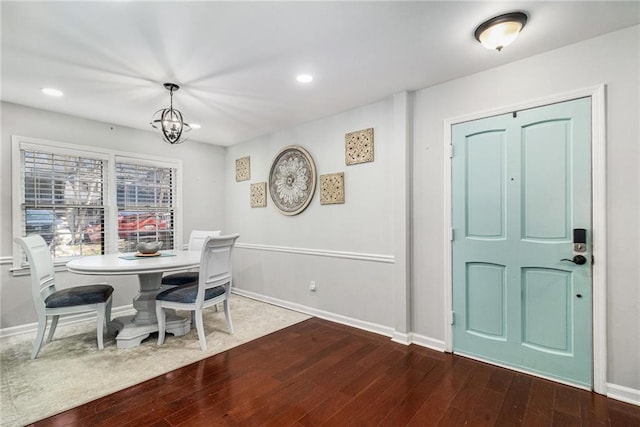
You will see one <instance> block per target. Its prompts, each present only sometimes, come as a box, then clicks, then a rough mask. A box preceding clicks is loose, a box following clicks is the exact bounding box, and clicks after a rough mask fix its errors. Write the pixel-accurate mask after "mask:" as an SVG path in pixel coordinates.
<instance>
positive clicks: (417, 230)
mask: <svg viewBox="0 0 640 427" xmlns="http://www.w3.org/2000/svg"><path fill="white" fill-rule="evenodd" d="M639 28H640V27H637V26H636V27H633V28H629V29H626V30H622V31H618V32H615V33H611V34H609V35H605V36H602V37H598V38H595V39H591V40H587V41H584V42H582V43H578V44H575V45H572V46H568V47H566V48H563V49H558V50H555V51H552V52H548V53H545V54H541V55H538V56H534V57H531V58H528V59H525V60H522V61H518V62H515V63H512V64H509V65H506V66H502V67H499V68H495V69H492V70H489V71H486V72H483V73H478V74H475V75H472V76H469V77H466V78H462V79H458V80H454V81H451V82H448V83H445V84H442V85H438V86H435V87H430V88H427V89H423V90H420V91H418V92H417V93H416V94H415V98H414V99H415V111H414V114H415V117H416V120H415V122H414V137H415V139H414V148H415V149H414V159H413V161H414V175H413V176H414V179H413V182H414V192H413V203H414V215H413V218H414V229H413V233H414V236H415V239H414V246H413V248H414V254H413V256H414V261H415V262H414V264H413V279H414V283H413V310H412V315H413V325H414V331H415V332H417V333H419V334H423V335H426V336H430V337H434V338H437V339H443V338H444V337H443V330H444V311H443V310H444V307H443V304H442V301H443V298H444V296H443V289H444V288H443V285H442V281H443V269H442V266H443V262H444V260H443V256H442V248H443V245H444V241H443V233H442V229H443V226H444V218H443V212H444V204H443V203H444V202H443V185H444V182H443V167H444V165H443V148H444V143H443V120H445V119H450V118H454V117H457V116H461V115H465V114H470V113H476V112H480V111H486V110H491V109H495V108H498V107H501V106H506V105H510V104H515V103H518V102H520V101H525V100H534V99H536V98H541V97H545V96H551V95H554V94H559V93H563V92H569V91H572V90H575V89H581V88H586V87H589V86H594V85H598V84H602V83H604V84H606V85H607V103H606V110H607V124H606V126H607V189H606V191H607V196H608V200H607V220H608V224H607V233H608V242H607V252H608V259H607V262H608V277H607V298H608V302H607V322H608V324H607V333H608V343H607V344H608V350H609V354H608V359H609V363H608V381H609V382H612V383H615V384H619V385H623V386H626V387H631V388H634V389H636V390H638V389H640V309H639V307H640V291H639V288H640V287H639V283H640V275H639V273H640V267H639V265H640V262H639V260H640V246H639V245H640V238H639V237H640V235H639V234H638V233H639V230H640V224H639V222H638V217H639V216H640V209H639V208H640V197H639V183H640V175H639V173H638V171H639V169H640V164H639V160H640V150H639V143H640V141H639V133H640V131H639V128H638V119H639V114H640V110H639V104H638V99H639V94H640V87H639V76H640V68H639V66H638V62H639V52H640V46H639V39H640V37H639V36H640V35H639ZM597 261H598V260H597Z"/></svg>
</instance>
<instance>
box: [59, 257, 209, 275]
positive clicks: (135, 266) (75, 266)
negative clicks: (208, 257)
mask: <svg viewBox="0 0 640 427" xmlns="http://www.w3.org/2000/svg"><path fill="white" fill-rule="evenodd" d="M162 252H163V253H167V254H172V255H175V256H156V257H140V258H136V259H122V258H120V257H121V256H126V255H133V254H134V253H126V254H109V255H88V256H84V257H81V258H77V259H74V260H72V261H69V262H68V263H67V269H68V270H69V271H70V272H72V273H77V274H90V275H105V276H106V275H117V274H119V275H124V274H144V273H164V272H167V271H176V270H186V269H190V268H195V267H198V266H200V251H162Z"/></svg>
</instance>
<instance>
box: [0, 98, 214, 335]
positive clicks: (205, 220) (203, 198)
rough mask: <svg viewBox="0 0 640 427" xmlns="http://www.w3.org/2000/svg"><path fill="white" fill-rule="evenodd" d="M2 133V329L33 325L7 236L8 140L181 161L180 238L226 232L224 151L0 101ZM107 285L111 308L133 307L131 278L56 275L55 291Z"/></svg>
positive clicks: (26, 287)
mask: <svg viewBox="0 0 640 427" xmlns="http://www.w3.org/2000/svg"><path fill="white" fill-rule="evenodd" d="M1 107H2V110H1V113H2V130H1V133H0V141H1V143H0V177H1V178H2V182H1V183H0V280H1V282H0V329H4V328H10V327H13V326H18V325H23V324H28V323H32V322H35V321H36V320H37V319H36V316H35V311H34V309H33V303H32V300H31V287H30V281H29V276H21V277H13V275H12V273H11V272H10V271H9V269H10V267H11V257H12V250H13V245H12V235H11V227H12V222H11V135H21V136H27V137H32V138H41V139H48V140H53V141H58V142H66V143H71V144H79V145H88V146H94V147H105V148H109V149H113V150H120V151H126V152H131V153H152V154H153V155H154V156H161V157H167V158H172V159H180V160H182V165H183V181H184V182H183V186H182V189H183V205H184V206H183V211H182V212H183V215H184V217H183V218H184V220H183V228H184V229H183V235H184V239H185V240H186V239H187V238H188V235H189V232H190V231H191V230H192V229H194V228H195V229H205V230H206V229H210V230H214V229H220V228H222V229H224V208H223V203H222V202H221V201H222V199H223V197H224V167H225V164H224V156H225V150H224V149H223V148H222V147H218V146H213V145H210V144H204V143H200V142H197V141H194V140H189V141H187V142H185V143H184V144H179V145H175V146H172V145H170V144H166V143H164V142H162V140H161V138H160V136H159V135H156V134H154V133H152V132H145V131H141V130H137V129H132V128H127V127H121V126H114V125H110V124H108V123H101V122H96V121H92V120H86V119H81V118H78V117H72V116H68V115H64V114H57V113H52V112H48V111H44V110H38V109H34V108H29V107H25V106H21V105H16V104H12V103H6V102H3V103H2V104H1ZM101 280H108V282H109V283H110V284H112V285H113V286H114V287H115V288H116V292H115V293H114V302H113V306H114V309H117V308H118V307H121V306H127V305H131V302H132V298H133V297H134V296H135V295H136V293H137V292H136V291H137V288H138V282H137V278H136V277H135V276H121V277H109V278H107V279H105V278H94V277H88V276H77V275H73V274H69V273H66V272H60V273H59V274H58V275H57V276H56V281H57V282H58V283H59V287H61V288H64V287H67V286H69V285H71V284H81V283H95V282H99V281H101Z"/></svg>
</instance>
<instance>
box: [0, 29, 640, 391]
mask: <svg viewBox="0 0 640 427" xmlns="http://www.w3.org/2000/svg"><path fill="white" fill-rule="evenodd" d="M639 40H640V27H638V26H636V27H633V28H629V29H626V30H622V31H618V32H615V33H611V34H608V35H605V36H602V37H598V38H595V39H592V40H587V41H584V42H581V43H578V44H575V45H572V46H568V47H565V48H562V49H558V50H555V51H551V52H548V53H545V54H541V55H538V56H535V57H531V58H528V59H525V60H522V61H518V62H515V63H512V64H509V65H506V66H502V67H498V68H495V69H492V70H488V71H485V72H482V73H478V74H475V75H471V76H468V77H465V78H461V79H457V80H453V81H450V82H447V83H444V84H441V85H438V86H434V87H430V88H426V89H422V90H419V91H417V92H415V93H412V94H411V96H410V97H409V98H410V100H412V102H411V106H412V109H413V111H409V112H408V114H406V115H405V116H404V117H403V116H402V113H401V112H400V111H399V108H398V105H397V103H395V102H394V99H393V98H388V99H385V100H382V101H380V102H378V103H374V104H371V105H367V106H364V107H361V108H357V109H354V110H351V111H347V112H343V113H340V114H336V115H334V116H331V117H327V118H324V119H321V120H317V121H314V122H310V123H306V124H303V125H300V126H297V127H294V128H291V129H288V130H283V131H281V132H278V133H275V134H273V135H269V136H264V137H261V138H257V139H255V140H252V141H248V142H246V143H243V144H240V145H236V146H233V147H230V148H228V149H227V150H226V155H225V154H224V153H223V152H222V150H220V149H218V148H215V147H211V146H207V145H205V144H196V143H188V144H185V145H183V146H180V147H178V149H174V148H172V147H169V146H167V145H163V144H161V143H160V142H159V141H158V140H157V137H155V136H152V135H150V134H147V133H146V132H140V131H134V130H131V129H122V128H116V132H115V134H116V135H117V137H114V136H113V134H114V133H113V132H112V131H110V130H109V127H108V125H106V124H102V123H96V122H89V121H86V120H82V119H76V118H71V117H67V116H61V115H57V114H51V113H45V112H42V111H37V110H32V109H28V108H24V107H18V106H14V105H10V104H3V112H2V113H3V117H2V125H3V129H2V146H1V148H0V154H2V160H1V165H2V171H1V173H0V176H2V184H1V187H0V190H1V195H0V201H2V206H1V207H0V227H1V231H2V242H1V246H0V253H1V254H2V256H3V257H8V256H10V255H11V245H10V238H8V237H7V236H10V231H11V223H10V206H9V203H10V179H9V177H10V162H9V151H10V148H9V144H8V141H9V135H10V134H12V133H17V134H22V135H25V136H31V137H41V138H47V139H54V140H60V141H64V142H71V143H81V142H82V143H89V144H104V145H105V146H109V147H111V148H114V145H115V146H116V148H118V149H122V150H128V151H138V152H153V153H158V147H161V150H162V152H163V153H166V155H175V156H176V157H179V158H182V159H183V161H184V169H185V196H184V204H185V215H186V216H185V224H184V226H185V233H188V230H190V229H191V228H195V227H203V228H208V227H215V228H218V224H220V223H221V222H222V221H221V220H222V219H223V218H224V219H225V220H226V222H222V223H223V224H224V226H223V227H221V228H222V229H223V230H225V231H229V232H239V233H240V235H241V237H240V240H239V243H238V247H237V249H236V252H235V257H234V268H235V285H236V286H237V288H238V289H239V290H240V291H245V292H248V293H251V294H255V295H260V296H263V297H264V298H266V299H270V300H273V301H275V302H282V303H285V304H288V305H290V306H294V307H300V308H303V309H305V310H307V311H310V312H313V313H317V314H320V315H324V316H326V317H328V318H332V319H334V320H338V321H344V322H346V323H352V324H355V325H357V326H361V327H366V328H368V329H371V330H375V331H377V332H380V333H385V334H388V335H392V334H393V332H394V330H395V328H396V327H397V322H396V320H397V319H401V318H403V316H405V315H408V317H409V318H410V320H411V329H410V331H411V332H412V333H413V336H414V339H416V341H420V340H421V341H422V342H423V343H427V344H429V343H430V344H432V345H434V346H437V345H438V343H440V344H441V343H442V342H443V340H444V333H445V325H444V310H445V307H444V302H443V301H444V284H443V278H444V259H443V247H444V241H443V238H444V237H443V227H444V223H445V221H444V214H443V212H444V193H443V192H444V178H443V171H444V156H443V154H444V153H443V147H444V141H443V120H446V119H450V118H453V117H457V116H461V115H465V114H470V113H475V112H481V111H485V110H491V109H494V108H499V107H502V106H505V105H510V104H514V103H518V102H521V101H528V100H534V99H537V98H542V97H546V96H551V95H556V94H559V93H564V92H568V91H572V90H576V89H581V88H585V87H589V86H593V85H598V84H603V83H604V84H606V85H607V104H606V108H607V193H608V203H607V215H608V225H607V233H608V237H609V240H608V242H607V250H608V255H609V257H608V259H607V260H606V261H607V262H608V277H607V298H608V301H607V322H608V323H607V328H608V329H607V332H608V341H607V346H608V382H609V383H612V384H614V385H616V386H618V387H619V388H621V389H625V390H626V389H628V390H629V391H630V394H631V395H632V396H635V399H636V400H639V399H638V397H637V396H638V395H639V393H640V310H639V309H638V307H639V306H640V290H639V282H640V262H638V261H639V258H640V224H639V221H638V218H639V217H640V194H639V192H640V190H639V188H640V175H639V170H640V150H639V146H640V135H639V133H640V131H639V125H638V122H639V117H640V106H639V101H638V99H639V95H640V84H639V79H638V76H639V75H640V67H639V61H640V53H639V52H640V43H639ZM399 116H400V117H399ZM404 119H410V124H411V129H410V132H409V134H412V135H413V149H412V150H411V151H410V155H411V156H412V161H413V163H412V167H409V168H405V167H404V165H403V163H402V161H399V159H398V157H397V154H396V153H397V152H399V151H402V150H404V149H406V148H407V143H406V141H403V140H402V139H401V138H399V135H400V134H401V132H400V131H399V130H398V129H397V127H395V128H394V126H397V124H398V123H399V122H402V121H403V120H404ZM61 125H62V126H61ZM367 127H374V128H375V162H373V163H367V164H363V165H356V166H348V167H347V166H345V164H344V134H345V133H346V132H350V131H354V130H358V129H363V128H367ZM87 137H90V138H91V140H92V141H87V139H88V138H87ZM132 141H135V144H136V145H135V146H134V145H132ZM287 145H301V146H303V147H305V148H306V149H307V150H308V151H310V153H311V155H312V156H313V158H314V159H315V162H316V167H317V172H318V175H321V174H327V173H333V172H340V171H344V172H345V181H346V204H344V205H329V206H326V205H324V206H323V205H320V204H319V197H318V195H317V194H316V195H315V196H314V198H313V201H312V202H311V204H310V206H309V207H308V208H307V210H306V211H305V212H303V213H302V214H300V215H298V216H295V217H286V216H283V215H281V214H279V213H278V212H276V211H275V209H274V207H273V206H272V203H271V202H270V201H268V206H267V207H266V208H254V209H252V208H250V204H249V185H250V184H251V183H255V182H264V181H267V177H268V171H269V166H270V163H271V160H272V159H273V157H274V156H275V154H276V153H277V152H278V150H280V149H281V148H283V147H284V146H287ZM183 149H184V150H185V151H179V150H183ZM203 151H204V152H206V153H207V155H205V156H203V155H202V152H203ZM244 156H251V179H250V180H249V181H243V182H236V181H235V160H236V159H237V158H240V157H244ZM407 173H411V174H412V175H411V176H412V179H411V184H410V186H409V187H411V194H412V198H411V203H412V208H411V211H410V213H411V218H412V229H411V230H410V231H409V232H408V233H407V234H406V235H399V234H403V229H402V228H401V227H397V222H398V218H401V217H402V209H403V208H402V207H399V206H397V205H394V201H396V200H399V199H401V197H398V194H399V192H401V191H402V190H403V189H399V188H398V185H397V183H398V182H402V177H404V176H406V174H407ZM192 188H193V189H192ZM203 189H206V191H207V192H206V193H205V196H204V197H202V196H200V195H198V193H197V191H201V190H203ZM405 190H406V188H405ZM220 200H223V201H224V203H220ZM403 241H411V242H412V254H411V257H412V264H411V265H412V269H411V276H412V277H411V288H410V291H411V292H410V294H411V305H410V306H408V307H404V306H403V305H402V304H397V301H395V300H394V299H395V298H397V295H398V294H399V293H398V292H396V290H397V289H398V287H399V286H400V287H402V286H404V284H403V283H396V282H397V276H396V274H395V273H394V268H395V266H394V264H393V262H395V263H396V264H397V263H399V262H400V263H402V262H405V261H406V260H405V259H402V258H401V257H400V254H399V251H398V248H399V247H400V246H401V245H400V244H399V243H402V242H403ZM389 260H391V262H388V261H389ZM7 271H8V266H7V265H6V264H3V265H2V269H1V273H2V276H1V277H2V289H1V291H0V298H2V301H1V302H0V305H1V308H2V318H1V319H0V320H1V321H2V323H0V327H8V326H11V325H14V324H21V323H27V322H30V321H33V320H34V319H33V318H32V316H31V312H28V310H30V300H29V299H28V298H29V296H28V293H26V290H25V288H26V282H24V283H23V282H22V279H14V278H11V277H10V276H9V275H8V272H7ZM70 276H71V275H65V277H68V278H70ZM117 280H118V283H121V279H117ZM132 280H133V279H132ZM311 280H315V281H316V284H317V287H318V290H317V291H316V292H315V293H312V292H310V291H309V289H308V287H309V282H310V281H311ZM134 283H135V282H134ZM119 286H120V288H122V289H120V290H121V291H122V292H118V294H122V295H125V296H121V297H120V300H119V301H118V300H117V301H116V305H118V304H126V303H129V301H128V300H129V299H130V296H129V295H130V294H126V292H128V291H130V289H131V287H132V286H134V285H131V284H129V283H128V282H127V283H125V281H124V280H122V283H121V285H119ZM125 288H126V289H125ZM403 307H404V308H403ZM402 310H406V313H402V312H400V311H402ZM25 311H26V312H25Z"/></svg>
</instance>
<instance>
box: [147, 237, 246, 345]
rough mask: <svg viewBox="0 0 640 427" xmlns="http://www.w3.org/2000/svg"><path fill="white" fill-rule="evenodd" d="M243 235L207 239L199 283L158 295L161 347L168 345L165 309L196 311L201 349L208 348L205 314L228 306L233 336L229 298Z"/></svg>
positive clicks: (201, 258) (203, 246)
mask: <svg viewBox="0 0 640 427" xmlns="http://www.w3.org/2000/svg"><path fill="white" fill-rule="evenodd" d="M239 236H240V235H239V234H237V233H236V234H232V235H229V236H218V237H211V236H209V237H207V238H205V241H204V243H203V245H202V251H201V255H200V275H199V278H198V282H197V283H195V284H191V285H185V286H178V287H173V288H170V289H167V290H165V291H162V292H160V293H159V294H158V295H157V296H156V316H157V317H158V345H162V344H163V343H164V336H165V328H166V314H165V310H164V309H165V308H169V309H175V310H188V311H192V312H194V314H195V315H194V317H195V320H196V328H197V330H198V340H199V341H200V348H202V350H203V351H204V350H206V349H207V342H206V339H205V333H204V324H203V320H202V311H203V309H205V308H207V307H211V306H214V305H216V304H219V303H223V305H224V315H225V317H226V319H227V327H228V328H229V333H230V334H233V324H232V323H231V313H230V310H229V295H230V294H231V286H232V275H231V252H232V250H233V246H234V245H235V242H236V240H237V239H238V237H239Z"/></svg>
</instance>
